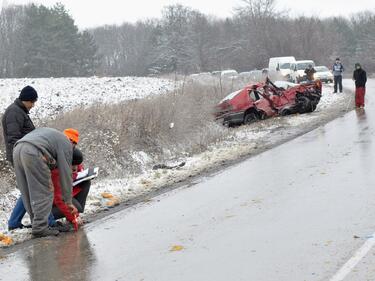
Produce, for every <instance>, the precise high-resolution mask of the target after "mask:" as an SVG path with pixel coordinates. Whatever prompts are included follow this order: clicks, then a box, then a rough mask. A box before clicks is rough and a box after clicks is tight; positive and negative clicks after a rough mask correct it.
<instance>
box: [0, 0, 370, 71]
mask: <svg viewBox="0 0 375 281" xmlns="http://www.w3.org/2000/svg"><path fill="white" fill-rule="evenodd" d="M241 3H242V5H240V6H239V7H237V8H235V10H234V15H233V16H232V17H230V18H226V19H217V18H213V17H209V16H207V15H204V14H202V13H200V12H199V11H196V10H193V9H191V8H189V7H185V6H182V5H171V6H167V7H165V8H164V9H163V11H162V18H161V19H150V20H146V21H142V22H137V23H135V24H130V23H124V24H123V25H121V26H115V25H113V26H103V27H98V28H95V29H92V30H89V31H84V32H78V30H77V28H76V26H75V25H74V20H73V19H72V18H71V17H70V16H69V14H68V13H67V12H66V10H65V8H64V7H63V6H61V5H57V6H55V7H53V8H46V7H44V6H35V5H31V6H25V7H19V6H17V7H10V8H7V9H3V10H2V12H1V18H0V76H1V77H18V76H86V75H93V74H97V75H116V76H122V75H150V74H157V73H170V72H178V73H181V74H187V73H193V72H202V71H212V70H220V69H226V68H234V69H237V70H239V71H246V70H250V69H253V68H262V67H265V66H266V65H267V62H268V58H269V57H273V56H290V55H293V56H295V57H296V58H297V59H313V60H315V61H316V63H317V64H325V65H330V64H331V63H332V62H333V60H334V59H335V57H337V56H339V57H341V59H342V61H343V62H344V63H345V64H346V65H350V64H354V62H356V61H359V62H361V63H362V64H363V65H364V66H365V67H366V68H367V69H368V70H369V71H375V55H374V54H375V14H373V13H370V12H363V13H360V14H357V15H355V16H353V17H352V18H351V19H346V18H342V17H333V18H327V19H319V18H315V17H299V18H290V17H289V16H288V13H287V12H280V11H277V10H275V0H242V2H241Z"/></svg>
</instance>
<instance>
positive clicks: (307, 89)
mask: <svg viewBox="0 0 375 281" xmlns="http://www.w3.org/2000/svg"><path fill="white" fill-rule="evenodd" d="M275 84H277V85H275ZM275 84H274V83H272V82H271V81H270V80H268V79H267V81H266V82H265V83H256V84H250V85H248V86H246V87H245V88H243V89H242V90H239V91H236V92H234V93H231V94H229V95H228V96H226V97H225V98H224V99H223V100H221V101H220V103H219V104H218V105H216V110H215V117H216V119H219V120H220V119H223V124H225V125H229V126H231V125H236V124H238V125H239V124H250V123H253V122H255V121H257V120H260V119H265V118H268V117H273V116H277V115H282V116H283V115H289V114H294V113H307V112H313V111H314V110H315V109H316V107H317V105H318V103H319V100H320V97H321V94H322V83H321V82H320V81H313V82H310V83H303V84H293V83H289V82H284V81H280V82H276V83H275Z"/></svg>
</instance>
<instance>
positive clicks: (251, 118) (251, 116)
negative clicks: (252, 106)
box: [243, 112, 259, 125]
mask: <svg viewBox="0 0 375 281" xmlns="http://www.w3.org/2000/svg"><path fill="white" fill-rule="evenodd" d="M258 120H259V118H258V116H257V115H256V114H255V113H254V112H249V113H246V115H245V117H244V119H243V123H244V124H245V125H248V124H251V123H254V122H256V121H258Z"/></svg>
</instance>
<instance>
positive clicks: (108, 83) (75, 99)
mask: <svg viewBox="0 0 375 281" xmlns="http://www.w3.org/2000/svg"><path fill="white" fill-rule="evenodd" d="M26 85H30V86H32V87H34V88H35V89H36V91H37V92H38V95H39V99H38V102H37V103H36V106H35V108H33V110H32V111H31V114H30V117H31V118H32V119H33V120H38V119H42V118H46V117H49V118H51V117H54V116H56V115H57V114H59V113H61V112H67V111H70V110H72V109H73V108H76V107H81V106H88V105H92V104H95V103H101V104H105V103H111V104H113V103H118V102H122V101H126V100H130V99H140V98H145V97H148V96H151V95H159V94H165V93H167V92H170V91H171V90H173V89H174V88H175V87H178V86H179V85H178V84H177V83H176V82H175V81H172V80H167V79H159V78H148V77H111V78H108V77H102V78H99V77H91V78H35V79H32V78H24V79H0V93H1V95H0V112H4V110H5V108H6V107H7V106H8V105H9V104H11V103H12V102H13V101H14V99H15V98H17V97H18V95H19V92H20V91H21V89H22V88H23V87H24V86H26Z"/></svg>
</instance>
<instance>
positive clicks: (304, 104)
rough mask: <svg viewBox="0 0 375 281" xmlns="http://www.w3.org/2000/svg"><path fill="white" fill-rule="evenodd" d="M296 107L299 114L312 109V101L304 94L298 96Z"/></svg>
mask: <svg viewBox="0 0 375 281" xmlns="http://www.w3.org/2000/svg"><path fill="white" fill-rule="evenodd" d="M298 107H299V108H298V113H300V114H302V113H307V112H312V111H314V110H313V106H312V102H311V101H310V99H309V98H308V97H305V96H300V97H299V98H298Z"/></svg>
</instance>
